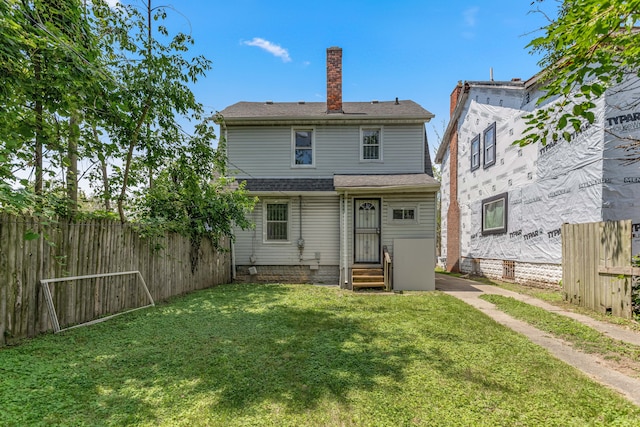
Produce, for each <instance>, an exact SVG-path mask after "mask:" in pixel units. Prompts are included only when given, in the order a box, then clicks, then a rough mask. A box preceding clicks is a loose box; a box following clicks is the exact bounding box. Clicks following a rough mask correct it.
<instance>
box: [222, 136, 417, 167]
mask: <svg viewBox="0 0 640 427" xmlns="http://www.w3.org/2000/svg"><path fill="white" fill-rule="evenodd" d="M295 128H299V129H304V128H307V127H305V126H296V127H295ZM291 129H292V127H291V126H274V127H258V126H256V127H237V128H233V127H232V128H230V129H228V130H227V141H228V142H227V150H228V154H229V161H230V163H231V165H230V168H231V169H232V171H233V170H234V169H235V174H236V175H237V176H238V177H241V178H242V177H245V178H246V177H249V176H250V177H261V178H268V177H273V178H287V177H298V178H300V177H331V176H333V175H334V174H385V173H421V172H423V171H424V164H423V162H424V148H423V146H424V145H423V144H424V127H423V126H422V125H385V126H384V127H383V134H382V161H381V162H380V161H373V162H372V161H360V126H356V125H349V126H347V125H344V126H335V125H334V126H319V125H317V126H314V129H315V152H314V155H315V167H313V168H309V167H292V166H291V163H292V162H291V156H292V149H291Z"/></svg>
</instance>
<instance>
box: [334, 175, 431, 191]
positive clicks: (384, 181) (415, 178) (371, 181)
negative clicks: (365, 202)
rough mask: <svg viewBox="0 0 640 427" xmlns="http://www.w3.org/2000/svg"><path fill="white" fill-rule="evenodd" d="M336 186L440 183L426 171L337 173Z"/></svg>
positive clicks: (411, 185)
mask: <svg viewBox="0 0 640 427" xmlns="http://www.w3.org/2000/svg"><path fill="white" fill-rule="evenodd" d="M333 185H334V186H335V187H336V188H366V187H369V188H383V187H422V186H427V187H437V186H439V185H440V183H439V182H438V181H437V180H436V179H434V178H433V177H431V176H429V175H427V174H426V173H411V174H394V175H335V176H334V177H333Z"/></svg>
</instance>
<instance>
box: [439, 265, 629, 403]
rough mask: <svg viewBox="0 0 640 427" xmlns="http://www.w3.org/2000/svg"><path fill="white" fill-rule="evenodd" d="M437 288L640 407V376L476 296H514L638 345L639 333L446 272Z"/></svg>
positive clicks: (440, 278) (440, 275)
mask: <svg viewBox="0 0 640 427" xmlns="http://www.w3.org/2000/svg"><path fill="white" fill-rule="evenodd" d="M436 289H437V290H440V291H442V292H444V293H446V294H448V295H451V296H453V297H456V298H458V299H460V300H462V301H464V302H465V303H467V304H469V305H471V306H472V307H474V308H476V309H478V310H480V311H482V312H483V313H485V314H486V315H488V316H489V317H491V318H493V319H494V320H495V321H497V322H498V323H500V324H502V325H504V326H506V327H508V328H510V329H513V330H514V331H516V332H519V333H521V334H522V335H525V336H526V337H527V338H529V339H530V340H531V341H532V342H534V343H535V344H538V345H540V346H542V347H544V348H546V349H547V350H548V351H549V353H551V354H552V355H553V356H555V357H557V358H558V359H560V360H562V361H564V362H565V363H567V364H569V365H572V366H574V367H575V368H577V369H579V370H581V371H582V372H584V373H586V374H587V375H588V376H590V377H591V378H593V379H594V380H596V381H598V382H600V383H601V384H604V385H606V386H608V387H610V388H612V389H614V390H616V391H618V392H620V393H622V394H623V395H624V396H625V397H626V398H627V399H629V400H630V401H632V402H633V403H635V404H636V405H638V406H640V379H636V378H632V377H629V376H627V375H624V374H622V373H620V372H618V371H616V370H614V369H611V368H609V367H607V366H606V365H605V361H604V360H603V359H602V358H600V357H597V356H594V355H591V354H587V353H583V352H581V351H579V350H576V349H574V348H573V347H572V346H571V345H570V344H568V343H567V342H565V341H563V340H561V339H558V338H554V337H552V336H550V335H549V334H548V333H546V332H544V331H541V330H539V329H536V328H534V327H533V326H531V325H529V324H528V323H525V322H523V321H520V320H517V319H514V318H513V317H511V316H509V315H507V314H505V313H504V312H502V311H500V310H498V309H497V308H496V307H495V306H494V305H493V304H491V303H490V302H488V301H485V300H482V299H480V298H479V297H480V295H482V294H496V295H503V296H508V297H513V298H515V299H517V300H520V301H523V302H526V303H527V304H531V305H535V306H537V307H540V308H543V309H545V310H548V311H551V312H554V313H557V314H560V315H563V316H567V317H570V318H572V319H575V320H577V321H579V322H581V323H584V324H585V325H587V326H590V327H591V328H593V329H596V330H598V331H600V332H602V333H604V334H606V335H607V336H609V337H611V338H614V339H618V340H621V341H626V342H629V343H631V344H634V345H637V346H640V333H638V332H634V331H632V330H629V329H625V328H624V327H622V326H616V325H613V324H610V323H604V322H600V321H597V320H595V319H593V318H591V317H589V316H584V315H581V314H577V313H573V312H570V311H567V310H563V309H561V308H558V307H556V306H553V305H551V304H548V303H546V302H544V301H541V300H539V299H537V298H533V297H530V296H528V295H522V294H519V293H517V292H511V291H508V290H505V289H502V288H499V287H497V286H491V285H484V284H482V283H478V282H474V281H472V280H467V279H462V278H457V277H453V276H449V275H446V274H436Z"/></svg>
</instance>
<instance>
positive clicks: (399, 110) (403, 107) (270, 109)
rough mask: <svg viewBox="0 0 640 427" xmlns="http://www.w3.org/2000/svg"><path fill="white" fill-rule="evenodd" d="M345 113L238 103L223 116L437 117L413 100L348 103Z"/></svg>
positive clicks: (312, 105)
mask: <svg viewBox="0 0 640 427" xmlns="http://www.w3.org/2000/svg"><path fill="white" fill-rule="evenodd" d="M342 110H343V112H342V113H327V104H326V103H324V102H304V103H303V102H273V103H270V102H245V101H242V102H238V103H236V104H233V105H230V106H228V107H227V108H225V109H224V110H222V111H221V112H220V114H222V116H223V117H224V118H225V120H226V121H230V122H231V121H243V120H248V121H250V120H257V119H261V120H269V119H270V120H288V119H331V120H359V119H363V118H369V119H373V118H386V119H412V120H423V121H429V120H430V119H431V118H432V117H433V114H432V113H430V112H429V111H427V110H425V109H424V108H422V107H421V106H420V105H419V104H417V103H415V102H413V101H409V100H399V101H398V102H397V103H396V101H381V102H377V101H372V102H344V103H343V104H342Z"/></svg>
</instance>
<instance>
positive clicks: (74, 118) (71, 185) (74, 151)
mask: <svg viewBox="0 0 640 427" xmlns="http://www.w3.org/2000/svg"><path fill="white" fill-rule="evenodd" d="M78 122H79V119H78V114H77V113H76V112H73V113H72V114H71V118H70V119H69V147H68V154H67V155H68V157H69V166H68V167H67V198H68V199H69V200H68V206H69V216H70V217H73V216H75V214H76V212H77V211H78V139H79V138H80V127H79V125H78Z"/></svg>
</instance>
